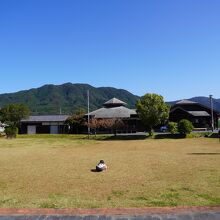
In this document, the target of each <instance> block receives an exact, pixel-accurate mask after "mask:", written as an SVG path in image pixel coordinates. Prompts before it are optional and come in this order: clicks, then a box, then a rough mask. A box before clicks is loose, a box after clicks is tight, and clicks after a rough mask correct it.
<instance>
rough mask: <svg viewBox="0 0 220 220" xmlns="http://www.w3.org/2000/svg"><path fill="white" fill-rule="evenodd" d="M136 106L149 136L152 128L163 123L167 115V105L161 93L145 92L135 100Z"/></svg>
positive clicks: (151, 133)
mask: <svg viewBox="0 0 220 220" xmlns="http://www.w3.org/2000/svg"><path fill="white" fill-rule="evenodd" d="M136 108H137V112H138V114H139V117H140V119H141V121H142V123H143V124H144V125H145V126H146V128H147V130H148V132H149V135H150V136H152V135H153V128H154V127H155V126H157V125H160V124H163V123H165V122H166V121H167V120H168V117H169V106H168V105H167V104H166V103H165V102H164V99H163V96H161V95H157V94H151V93H148V94H145V95H144V96H142V97H141V98H140V100H138V101H137V104H136Z"/></svg>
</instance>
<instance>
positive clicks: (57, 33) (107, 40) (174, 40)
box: [0, 0, 220, 101]
mask: <svg viewBox="0 0 220 220" xmlns="http://www.w3.org/2000/svg"><path fill="white" fill-rule="evenodd" d="M219 11H220V1H219V0H19V1H18V0H1V1H0V93H6V92H15V91H18V90H24V89H29V88H32V87H35V88H36V87H39V86H42V85H44V84H62V83H65V82H72V83H88V84H91V85H93V86H95V87H100V86H112V87H116V88H123V89H127V90H129V91H130V92H132V93H134V94H136V95H144V94H145V93H148V92H154V93H158V94H161V95H163V96H164V98H165V100H166V101H171V100H176V99H182V98H190V97H193V96H208V95H209V94H213V96H214V97H215V98H220V86H219V85H220V13H219Z"/></svg>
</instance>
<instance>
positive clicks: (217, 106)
mask: <svg viewBox="0 0 220 220" xmlns="http://www.w3.org/2000/svg"><path fill="white" fill-rule="evenodd" d="M188 100H190V101H193V102H198V103H200V104H202V105H204V106H207V107H209V108H210V99H209V97H204V96H198V97H193V98H190V99H188ZM178 101H180V100H177V101H173V102H168V104H170V105H174V104H176V103H177V102H178ZM213 109H214V110H216V111H217V112H220V99H214V98H213Z"/></svg>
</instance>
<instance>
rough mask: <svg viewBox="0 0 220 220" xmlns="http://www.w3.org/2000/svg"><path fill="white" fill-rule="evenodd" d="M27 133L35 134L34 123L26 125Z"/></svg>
mask: <svg viewBox="0 0 220 220" xmlns="http://www.w3.org/2000/svg"><path fill="white" fill-rule="evenodd" d="M27 134H36V125H28V126H27Z"/></svg>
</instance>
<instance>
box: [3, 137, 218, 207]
mask: <svg viewBox="0 0 220 220" xmlns="http://www.w3.org/2000/svg"><path fill="white" fill-rule="evenodd" d="M100 159H104V160H105V161H106V163H107V165H108V167H109V170H108V171H107V172H103V173H94V172H91V171H90V170H91V169H92V168H94V167H95V165H96V163H97V162H98V161H99V160H100ZM182 205H184V206H185V205H188V206H191V205H193V206H197V205H220V144H219V142H218V140H217V139H211V138H190V139H157V140H155V139H146V140H141V139H139V140H124V141H123V140H86V139H84V138H83V136H78V137H76V136H37V137H34V136H30V137H29V136H25V137H19V138H17V139H12V140H6V139H3V138H0V207H16V208H24V207H26V208H66V207H75V208H79V207H80V208H95V207H96V208H97V207H149V206H182Z"/></svg>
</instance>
